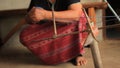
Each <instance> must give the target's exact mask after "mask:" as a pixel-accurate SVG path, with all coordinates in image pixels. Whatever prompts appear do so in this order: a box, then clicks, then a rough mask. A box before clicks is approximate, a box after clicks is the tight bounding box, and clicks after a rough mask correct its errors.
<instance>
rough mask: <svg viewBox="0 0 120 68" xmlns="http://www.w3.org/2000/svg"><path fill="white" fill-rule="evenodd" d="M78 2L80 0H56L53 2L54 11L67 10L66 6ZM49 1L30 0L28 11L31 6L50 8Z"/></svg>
mask: <svg viewBox="0 0 120 68" xmlns="http://www.w3.org/2000/svg"><path fill="white" fill-rule="evenodd" d="M77 2H80V0H56V2H55V8H54V9H55V11H62V10H67V9H68V6H69V5H71V4H73V3H77ZM51 5H52V4H51V3H50V2H49V0H31V3H30V7H29V8H28V11H29V10H30V9H31V8H32V7H33V6H35V7H41V8H43V9H46V10H51Z"/></svg>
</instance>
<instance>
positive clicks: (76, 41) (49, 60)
mask: <svg viewBox="0 0 120 68" xmlns="http://www.w3.org/2000/svg"><path fill="white" fill-rule="evenodd" d="M86 22H87V20H86V17H85V16H84V14H82V15H81V18H80V21H79V22H73V23H70V24H57V33H58V34H66V33H71V32H75V31H82V30H85V29H86ZM53 35H54V29H53V23H52V22H46V23H43V24H32V25H29V26H27V27H26V28H24V29H23V30H22V31H21V33H20V42H21V43H22V44H23V45H24V46H26V47H27V48H28V49H29V50H30V51H31V52H32V53H33V54H34V55H36V56H37V57H38V58H39V59H40V61H42V62H43V63H45V64H50V65H54V64H60V63H63V62H67V61H69V60H71V59H73V58H75V57H76V56H77V55H79V54H82V53H83V52H84V48H83V43H84V41H85V39H86V37H87V35H88V33H87V32H83V33H78V34H73V35H67V36H63V37H59V38H55V39H47V40H42V41H41V39H44V38H49V37H52V36H53Z"/></svg>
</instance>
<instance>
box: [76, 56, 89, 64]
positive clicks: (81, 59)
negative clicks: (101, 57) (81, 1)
mask: <svg viewBox="0 0 120 68" xmlns="http://www.w3.org/2000/svg"><path fill="white" fill-rule="evenodd" d="M76 63H77V66H81V65H86V64H87V60H86V59H85V58H84V57H82V56H78V57H77V58H76Z"/></svg>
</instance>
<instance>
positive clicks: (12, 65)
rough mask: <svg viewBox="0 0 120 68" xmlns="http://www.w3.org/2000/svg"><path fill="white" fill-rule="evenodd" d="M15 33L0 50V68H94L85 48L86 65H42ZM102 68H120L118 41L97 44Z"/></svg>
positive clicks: (119, 43)
mask: <svg viewBox="0 0 120 68" xmlns="http://www.w3.org/2000/svg"><path fill="white" fill-rule="evenodd" d="M18 33H19V32H17V33H16V34H15V35H14V36H13V37H12V38H11V39H10V40H9V41H8V42H7V43H6V44H5V45H4V46H3V47H2V48H1V49H0V68H94V63H93V59H92V54H91V51H90V48H85V54H84V56H85V57H86V59H87V60H88V63H87V65H84V66H74V65H73V64H71V63H70V62H67V63H63V64H59V65H54V66H52V65H51V66H50V65H43V64H42V63H41V62H40V61H39V60H38V59H37V57H36V56H34V55H33V54H32V53H31V52H30V51H29V50H28V49H27V48H26V47H24V46H23V45H22V44H20V42H19V37H18ZM99 49H100V53H101V57H102V63H103V68H120V58H119V57H120V40H104V41H101V42H100V43H99Z"/></svg>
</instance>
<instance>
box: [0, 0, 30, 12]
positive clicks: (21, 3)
mask: <svg viewBox="0 0 120 68" xmlns="http://www.w3.org/2000/svg"><path fill="white" fill-rule="evenodd" d="M29 2H30V0H0V11H1V10H12V9H24V8H27V7H28V5H29Z"/></svg>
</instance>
